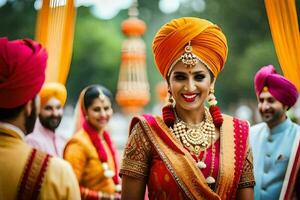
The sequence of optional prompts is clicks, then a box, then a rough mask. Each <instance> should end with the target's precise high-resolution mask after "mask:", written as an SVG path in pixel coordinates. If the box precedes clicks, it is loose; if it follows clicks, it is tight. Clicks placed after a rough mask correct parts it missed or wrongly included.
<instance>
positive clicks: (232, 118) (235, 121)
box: [222, 113, 250, 127]
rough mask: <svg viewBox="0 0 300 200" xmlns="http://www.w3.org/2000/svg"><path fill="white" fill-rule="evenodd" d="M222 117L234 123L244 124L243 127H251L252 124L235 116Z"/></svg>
mask: <svg viewBox="0 0 300 200" xmlns="http://www.w3.org/2000/svg"><path fill="white" fill-rule="evenodd" d="M222 116H223V117H224V118H225V119H227V120H230V121H232V122H234V123H237V124H242V125H246V126H248V127H250V123H249V121H247V120H245V119H240V118H238V117H235V116H231V115H228V114H224V113H222Z"/></svg>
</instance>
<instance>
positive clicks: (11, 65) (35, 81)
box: [0, 37, 47, 108]
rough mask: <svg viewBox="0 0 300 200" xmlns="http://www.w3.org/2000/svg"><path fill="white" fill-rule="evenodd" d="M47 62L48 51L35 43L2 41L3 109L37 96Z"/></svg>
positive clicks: (0, 88) (0, 78) (0, 79)
mask: <svg viewBox="0 0 300 200" xmlns="http://www.w3.org/2000/svg"><path fill="white" fill-rule="evenodd" d="M46 61H47V53H46V50H45V49H44V48H42V46H41V45H40V44H39V43H37V42H35V41H33V40H30V39H23V40H14V41H8V39H7V38H5V37H4V38H0V108H15V107H18V106H20V105H23V104H25V103H27V102H28V101H29V100H31V99H33V98H34V97H35V96H36V95H37V94H38V92H39V91H40V89H41V87H42V85H43V83H44V80H45V68H46Z"/></svg>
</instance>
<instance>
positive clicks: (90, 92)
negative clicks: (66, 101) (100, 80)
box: [83, 85, 113, 108]
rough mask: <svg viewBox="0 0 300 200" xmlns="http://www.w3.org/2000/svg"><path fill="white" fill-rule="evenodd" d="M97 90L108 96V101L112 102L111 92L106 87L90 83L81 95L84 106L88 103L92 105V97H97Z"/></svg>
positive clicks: (86, 106) (87, 105)
mask: <svg viewBox="0 0 300 200" xmlns="http://www.w3.org/2000/svg"><path fill="white" fill-rule="evenodd" d="M99 90H101V91H102V92H103V94H104V95H105V96H106V97H108V98H109V100H110V102H112V100H113V97H112V94H111V92H110V91H109V90H108V89H107V88H106V87H104V86H101V85H91V86H89V87H88V88H87V89H86V91H85V93H84V96H83V103H84V107H85V108H88V107H89V106H90V105H92V103H93V101H94V99H96V98H98V97H99V95H100V92H99Z"/></svg>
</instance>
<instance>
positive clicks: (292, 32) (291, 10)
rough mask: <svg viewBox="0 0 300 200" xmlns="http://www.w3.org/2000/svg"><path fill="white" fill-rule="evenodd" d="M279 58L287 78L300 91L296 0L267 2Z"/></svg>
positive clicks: (271, 0)
mask: <svg viewBox="0 0 300 200" xmlns="http://www.w3.org/2000/svg"><path fill="white" fill-rule="evenodd" d="M265 6H266V11H267V15H268V19H269V24H270V29H271V33H272V38H273V42H274V46H275V50H276V53H277V57H278V60H279V63H280V66H281V69H282V71H283V74H284V76H285V77H286V78H288V79H289V80H290V81H292V82H293V83H294V84H295V85H296V87H297V89H298V91H299V90H300V42H299V26H298V18H297V10H296V2H295V0H265Z"/></svg>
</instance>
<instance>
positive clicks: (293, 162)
mask: <svg viewBox="0 0 300 200" xmlns="http://www.w3.org/2000/svg"><path fill="white" fill-rule="evenodd" d="M299 173H300V134H297V135H296V137H295V141H294V144H293V146H292V150H291V156H290V160H289V163H288V167H287V170H286V174H285V177H284V181H283V185H282V189H281V192H280V197H279V199H280V200H289V199H292V194H293V192H294V187H295V184H296V180H297V177H299ZM297 175H298V176H297Z"/></svg>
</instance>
